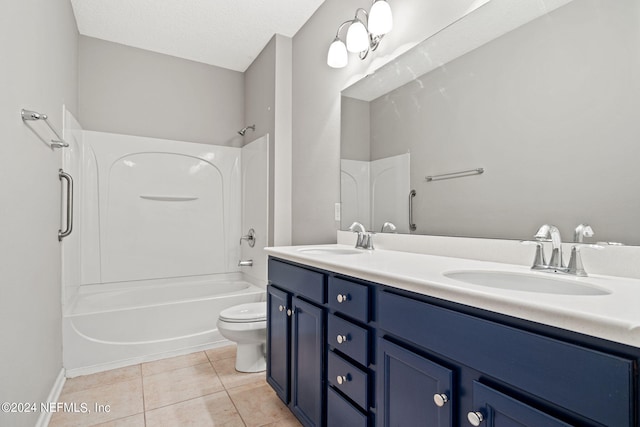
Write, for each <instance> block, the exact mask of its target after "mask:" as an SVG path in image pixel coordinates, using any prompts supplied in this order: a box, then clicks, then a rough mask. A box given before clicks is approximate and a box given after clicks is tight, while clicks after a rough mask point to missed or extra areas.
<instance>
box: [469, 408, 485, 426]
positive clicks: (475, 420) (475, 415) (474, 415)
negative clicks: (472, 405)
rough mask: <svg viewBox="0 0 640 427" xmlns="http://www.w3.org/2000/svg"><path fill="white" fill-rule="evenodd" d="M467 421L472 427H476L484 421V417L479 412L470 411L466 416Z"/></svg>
mask: <svg viewBox="0 0 640 427" xmlns="http://www.w3.org/2000/svg"><path fill="white" fill-rule="evenodd" d="M467 419H468V420H469V424H471V425H472V426H475V427H478V426H479V425H480V424H481V423H482V421H484V417H483V416H482V413H481V412H478V411H475V412H474V411H472V412H469V413H468V414H467Z"/></svg>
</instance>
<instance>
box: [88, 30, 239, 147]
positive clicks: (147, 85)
mask: <svg viewBox="0 0 640 427" xmlns="http://www.w3.org/2000/svg"><path fill="white" fill-rule="evenodd" d="M78 88H79V113H80V114H79V117H78V120H79V121H80V123H81V124H82V126H83V127H84V128H85V129H88V130H94V131H102V132H112V133H121V134H127V135H137V136H148V137H154V138H165V139H173V140H179V141H189V142H201V143H209V144H217V145H231V146H240V145H242V137H240V136H239V135H238V134H237V133H236V132H237V131H238V130H239V129H241V128H242V127H244V126H245V125H244V75H243V73H240V72H237V71H231V70H227V69H224V68H220V67H214V66H211V65H206V64H201V63H198V62H193V61H188V60H186V59H180V58H176V57H172V56H168V55H163V54H160V53H155V52H150V51H146V50H142V49H137V48H133V47H129V46H124V45H121V44H117V43H112V42H107V41H104V40H99V39H95V38H91V37H85V36H81V37H80V42H79V66H78Z"/></svg>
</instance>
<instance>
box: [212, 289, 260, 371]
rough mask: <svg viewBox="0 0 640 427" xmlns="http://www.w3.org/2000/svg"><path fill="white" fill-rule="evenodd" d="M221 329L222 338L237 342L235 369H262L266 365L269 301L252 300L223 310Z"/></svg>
mask: <svg viewBox="0 0 640 427" xmlns="http://www.w3.org/2000/svg"><path fill="white" fill-rule="evenodd" d="M218 330H219V331H220V334H222V336H223V337H225V338H226V339H228V340H230V341H235V342H236V343H237V344H238V349H237V352H236V370H237V371H240V372H261V371H264V370H265V369H266V368H267V361H266V359H265V346H266V343H267V303H266V302H265V301H262V302H252V303H248V304H240V305H236V306H233V307H229V308H227V309H225V310H222V312H221V313H220V317H218Z"/></svg>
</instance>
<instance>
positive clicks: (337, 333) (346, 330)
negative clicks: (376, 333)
mask: <svg viewBox="0 0 640 427" xmlns="http://www.w3.org/2000/svg"><path fill="white" fill-rule="evenodd" d="M327 343H328V344H329V345H330V346H331V347H333V348H335V349H337V350H339V351H340V352H342V353H344V354H346V355H347V356H349V357H351V358H352V359H354V360H355V361H357V362H359V363H361V364H362V365H364V366H367V365H368V364H369V357H368V351H367V349H368V344H369V331H367V330H366V329H365V328H362V327H360V326H358V325H355V324H353V323H351V322H349V321H347V320H344V319H341V318H340V317H338V316H335V315H333V314H331V315H329V318H328V321H327Z"/></svg>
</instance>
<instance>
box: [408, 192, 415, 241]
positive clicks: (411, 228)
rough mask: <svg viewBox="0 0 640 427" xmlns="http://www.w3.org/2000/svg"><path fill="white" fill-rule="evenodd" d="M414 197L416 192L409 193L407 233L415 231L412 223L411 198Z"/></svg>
mask: <svg viewBox="0 0 640 427" xmlns="http://www.w3.org/2000/svg"><path fill="white" fill-rule="evenodd" d="M414 197H416V190H411V191H409V231H416V228H417V227H416V225H415V224H414V223H413V198H414Z"/></svg>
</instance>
